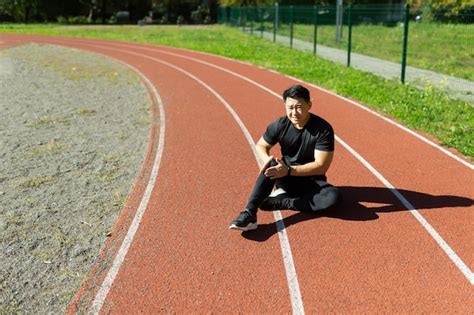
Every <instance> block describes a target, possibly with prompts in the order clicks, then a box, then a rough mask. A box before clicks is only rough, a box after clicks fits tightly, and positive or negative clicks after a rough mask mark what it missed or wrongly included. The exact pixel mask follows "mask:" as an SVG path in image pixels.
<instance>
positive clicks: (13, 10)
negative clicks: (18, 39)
mask: <svg viewBox="0 0 474 315" xmlns="http://www.w3.org/2000/svg"><path fill="white" fill-rule="evenodd" d="M39 2H40V1H39V0H0V13H3V14H6V15H9V16H11V17H12V18H13V19H14V20H15V22H24V23H28V22H29V20H30V17H31V16H32V15H34V14H36V13H37V10H38V7H39V4H40V3H39Z"/></svg>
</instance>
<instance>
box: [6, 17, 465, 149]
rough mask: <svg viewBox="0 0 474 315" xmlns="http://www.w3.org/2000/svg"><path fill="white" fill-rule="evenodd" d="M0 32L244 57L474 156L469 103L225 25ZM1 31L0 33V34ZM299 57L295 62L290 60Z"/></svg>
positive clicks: (38, 28)
mask: <svg viewBox="0 0 474 315" xmlns="http://www.w3.org/2000/svg"><path fill="white" fill-rule="evenodd" d="M0 32H10V33H29V34H45V35H61V36H75V37H89V38H102V39H115V40H126V41H138V42H146V43H153V44H161V45H170V46H175V47H182V48H188V49H194V50H200V51H206V52H210V53H214V54H219V55H223V56H227V57H230V58H234V59H239V60H245V61H249V62H251V63H253V64H256V65H260V66H263V67H266V68H268V69H273V70H276V71H279V72H281V73H284V74H288V75H292V76H295V77H298V78H300V79H303V80H305V81H308V82H312V83H314V84H317V85H319V86H322V87H324V88H327V89H329V90H332V91H334V92H336V93H338V94H340V95H343V96H346V97H349V98H352V99H355V100H358V101H360V102H362V103H364V104H367V105H369V106H371V107H373V108H376V109H377V110H379V111H381V112H383V113H386V114H388V115H390V116H392V117H394V118H395V119H397V120H399V121H400V122H402V123H403V124H404V125H406V126H408V127H411V128H414V129H418V130H420V131H423V132H425V133H427V134H430V135H432V136H433V137H435V138H437V139H439V141H440V142H442V143H443V144H444V145H446V146H450V147H453V148H456V149H457V150H458V151H460V152H461V153H463V154H464V155H466V156H468V157H471V158H473V157H474V148H473V139H474V108H473V107H472V106H470V105H469V104H467V103H466V102H463V101H459V100H452V99H450V98H449V97H448V96H447V95H446V94H444V93H442V92H439V91H436V90H435V89H433V88H428V89H426V90H423V91H421V90H418V89H417V88H415V87H413V86H410V85H401V84H399V83H398V82H396V81H390V80H385V79H381V78H379V77H376V76H374V75H371V74H367V73H364V72H361V71H358V70H355V69H352V68H347V67H345V66H342V65H336V64H334V63H331V62H328V61H325V60H322V59H319V58H315V57H314V56H313V55H312V54H310V53H304V52H301V51H297V50H292V49H289V48H286V47H282V46H281V45H277V44H273V43H271V42H268V41H262V40H260V39H259V38H256V37H253V36H248V35H246V34H243V33H242V32H241V31H240V30H237V29H231V28H228V27H224V26H206V27H204V26H203V27H155V26H150V27H136V26H109V27H103V26H97V27H93V26H88V27H77V26H69V27H67V26H59V25H26V26H25V25H8V24H3V25H2V24H0ZM0 36H1V35H0ZM296 60H297V61H298V62H295V61H296Z"/></svg>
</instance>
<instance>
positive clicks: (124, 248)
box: [90, 56, 166, 314]
mask: <svg viewBox="0 0 474 315" xmlns="http://www.w3.org/2000/svg"><path fill="white" fill-rule="evenodd" d="M107 57H109V58H112V57H110V56H107ZM113 59H116V58H113ZM116 60H117V59H116ZM118 61H119V62H121V63H122V64H124V65H126V66H127V67H129V68H131V69H132V70H134V71H135V72H137V73H138V74H139V75H140V76H141V78H142V79H143V80H144V82H145V83H146V85H147V86H148V88H149V90H150V91H152V93H153V96H154V97H155V99H156V101H157V103H158V107H159V113H160V131H159V133H160V135H159V138H158V148H157V150H156V156H155V160H154V162H153V169H152V171H151V175H150V178H149V180H148V183H147V186H146V190H145V193H144V194H143V197H142V200H141V201H140V205H139V207H138V210H137V212H136V213H135V217H134V218H133V221H132V224H131V225H130V227H129V229H128V231H127V235H126V236H125V238H124V240H123V242H122V244H121V245H120V249H119V251H118V253H117V256H116V257H115V259H114V261H113V263H112V267H111V268H110V269H109V271H108V272H107V275H106V276H105V279H104V281H103V282H102V284H101V286H100V288H99V291H98V292H97V294H96V296H95V299H94V301H93V302H92V306H91V310H90V312H92V313H93V314H98V313H99V311H100V309H101V308H102V306H103V304H104V302H105V299H106V297H107V295H108V293H109V291H110V288H111V287H112V284H113V283H114V281H115V278H116V277H117V274H118V271H119V269H120V267H121V266H122V263H123V261H124V259H125V256H126V255H127V252H128V250H129V248H130V245H131V244H132V242H133V238H134V237H135V234H136V232H137V230H138V226H139V225H140V222H141V220H142V218H143V214H144V213H145V209H146V208H147V206H148V202H149V201H150V196H151V192H152V190H153V187H154V186H155V183H156V179H157V177H158V170H159V168H160V162H161V158H162V156H163V148H164V143H165V121H166V119H165V111H164V106H163V102H162V100H161V97H160V95H159V94H158V92H157V91H156V89H155V87H154V86H153V84H152V83H151V82H150V80H148V78H147V77H146V76H145V75H144V74H143V73H142V72H140V70H138V69H137V68H135V67H133V66H131V65H129V64H126V63H124V62H123V61H120V60H118Z"/></svg>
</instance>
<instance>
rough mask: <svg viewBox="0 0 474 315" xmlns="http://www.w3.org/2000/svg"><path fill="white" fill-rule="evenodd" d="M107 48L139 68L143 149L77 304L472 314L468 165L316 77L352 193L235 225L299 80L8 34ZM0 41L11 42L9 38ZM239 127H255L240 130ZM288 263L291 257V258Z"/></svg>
mask: <svg viewBox="0 0 474 315" xmlns="http://www.w3.org/2000/svg"><path fill="white" fill-rule="evenodd" d="M0 41H1V42H3V43H4V44H3V45H9V44H19V43H28V42H38V43H50V44H57V45H63V46H68V47H75V48H79V49H84V50H89V51H93V52H97V53H101V54H104V55H107V56H109V57H111V58H115V59H117V60H120V61H121V62H123V63H125V64H128V65H130V66H131V67H133V68H134V69H135V70H136V71H138V72H140V73H142V75H143V76H144V83H145V84H146V85H147V86H148V89H149V91H150V97H151V98H152V100H154V104H155V109H154V115H155V119H154V124H153V125H152V128H151V133H150V145H149V150H148V153H147V155H146V157H145V161H144V163H143V167H142V170H141V173H140V176H139V177H138V178H137V181H136V184H135V186H134V189H133V193H132V195H131V196H130V198H129V200H128V203H127V206H126V207H125V209H124V211H123V213H122V216H121V218H120V220H119V221H118V222H117V224H116V226H115V229H114V233H113V237H112V238H111V239H110V240H109V241H108V242H107V244H106V245H105V247H104V249H103V250H102V253H101V256H100V257H99V259H98V262H97V264H96V265H95V266H94V268H93V269H92V270H91V273H90V275H89V277H88V279H87V280H86V281H85V283H84V285H83V286H82V288H81V289H80V290H79V292H78V294H77V295H76V297H75V299H74V300H73V301H72V303H71V305H70V308H69V312H70V313H75V312H80V313H82V312H85V311H88V310H90V311H93V312H101V313H157V312H166V313H169V312H176V313H204V312H206V313H207V312H216V313H224V312H225V313H237V312H241V313H289V312H293V313H298V314H303V313H305V312H306V313H328V312H331V313H349V312H350V313H366V312H370V313H380V312H386V313H388V312H390V313H392V312H397V313H407V312H410V313H415V312H416V313H428V312H430V313H432V312H436V313H446V312H449V313H468V312H469V310H472V309H474V301H473V298H472V297H473V285H474V276H473V273H472V269H473V264H474V257H473V252H474V239H473V233H472V230H473V223H474V220H473V219H474V217H473V212H472V210H473V203H472V197H473V189H472V187H474V186H473V177H472V175H473V172H472V170H473V165H472V164H471V163H470V162H469V161H466V160H464V159H463V158H462V157H460V156H459V155H456V153H452V152H451V151H449V152H447V150H444V151H442V150H440V149H439V147H437V146H436V145H434V144H433V145H432V144H430V143H428V142H430V140H426V138H425V137H423V136H420V135H419V134H414V133H413V132H407V131H406V130H404V129H402V128H401V127H399V126H398V125H396V124H394V123H393V122H391V121H390V120H387V119H383V118H382V117H381V116H380V115H376V114H374V113H373V112H371V111H369V110H367V109H365V107H363V106H360V105H355V104H354V103H353V102H351V101H349V100H347V99H344V98H341V97H338V96H336V95H334V94H332V93H330V92H328V91H325V90H322V89H320V88H318V87H315V86H309V85H307V86H308V87H310V90H311V92H312V97H313V104H314V106H313V112H315V113H317V114H318V115H320V116H322V117H324V118H326V119H327V120H328V121H330V122H331V123H332V125H333V126H334V129H335V131H336V134H337V140H338V142H337V144H336V157H335V160H334V162H333V165H332V167H331V169H330V171H329V174H328V176H329V179H330V181H331V182H332V183H334V184H336V185H338V186H340V187H341V190H342V192H343V195H344V201H343V203H342V205H340V206H339V207H338V208H337V209H335V210H333V211H331V212H328V213H325V214H322V215H319V216H311V215H306V214H300V213H295V212H283V213H282V214H283V219H282V220H280V221H278V222H277V224H275V218H276V219H278V213H276V215H275V217H274V216H273V215H272V213H268V212H260V213H259V229H258V230H257V231H256V232H248V233H242V234H240V233H236V232H235V231H229V230H228V229H227V227H228V224H229V222H230V221H231V220H232V219H233V218H234V217H235V216H236V214H237V213H238V212H239V211H240V210H241V207H242V206H243V204H244V203H245V201H246V198H247V195H248V193H249V192H250V189H251V187H252V184H253V180H254V178H255V176H256V173H257V170H258V164H257V162H256V159H255V156H254V154H253V151H252V142H254V141H256V140H257V139H258V138H259V137H260V135H261V134H262V133H263V131H264V128H265V127H266V125H267V123H268V122H270V121H271V120H273V119H275V118H276V117H278V116H280V115H282V114H283V113H284V112H283V108H282V105H281V100H280V99H279V94H280V93H281V92H282V91H283V89H285V88H286V87H288V86H289V85H291V84H294V83H296V82H297V81H296V79H293V78H289V77H286V76H283V75H281V74H278V73H275V72H271V71H267V70H264V69H260V68H257V67H255V66H251V65H248V64H244V63H241V62H236V61H232V60H229V59H225V58H222V57H217V56H213V55H209V54H202V53H197V52H192V51H186V50H180V49H175V48H169V47H159V46H151V45H145V44H136V43H134V44H131V43H124V42H112V41H97V40H88V39H71V38H52V37H40V36H18V35H0ZM5 43H6V44H5ZM246 132H248V134H247V135H246ZM282 257H283V258H282Z"/></svg>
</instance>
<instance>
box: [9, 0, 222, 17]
mask: <svg viewBox="0 0 474 315" xmlns="http://www.w3.org/2000/svg"><path fill="white" fill-rule="evenodd" d="M124 11H126V12H128V13H129V20H128V23H136V22H137V21H139V20H142V19H143V18H144V17H148V16H149V17H151V18H152V21H153V22H155V23H175V22H176V21H177V19H178V17H179V16H181V18H180V23H190V22H192V23H210V22H211V21H213V20H215V16H216V12H217V0H127V1H123V0H67V1H64V0H0V22H2V21H6V20H13V21H15V22H28V21H30V20H34V21H39V22H43V21H45V22H47V21H57V20H60V21H62V22H67V23H76V22H77V21H79V22H80V23H84V22H86V21H83V19H82V17H83V16H85V17H87V19H88V21H87V23H93V22H97V21H100V22H102V23H105V22H106V21H109V20H111V18H112V17H114V16H116V14H117V12H124ZM150 12H153V14H154V15H155V16H150ZM74 19H75V20H77V21H76V22H74V21H73V20H74Z"/></svg>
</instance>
